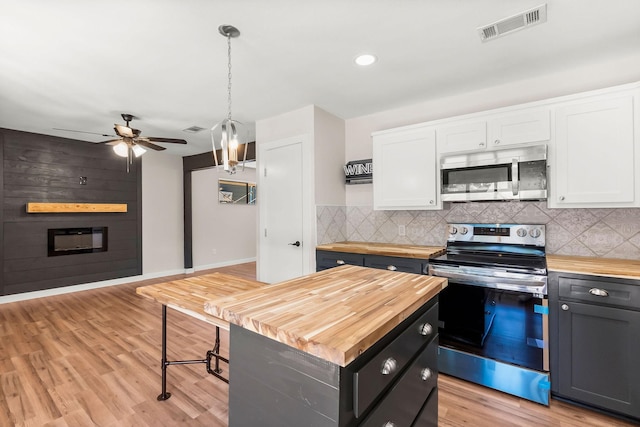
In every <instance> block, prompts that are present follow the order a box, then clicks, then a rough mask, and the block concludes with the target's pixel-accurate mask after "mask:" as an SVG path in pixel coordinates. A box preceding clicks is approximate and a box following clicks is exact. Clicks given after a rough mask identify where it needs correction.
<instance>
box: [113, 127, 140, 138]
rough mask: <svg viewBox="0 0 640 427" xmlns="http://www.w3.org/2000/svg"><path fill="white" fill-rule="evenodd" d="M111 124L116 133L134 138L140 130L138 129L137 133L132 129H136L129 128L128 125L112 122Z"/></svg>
mask: <svg viewBox="0 0 640 427" xmlns="http://www.w3.org/2000/svg"><path fill="white" fill-rule="evenodd" d="M113 126H115V127H114V128H113V130H115V131H116V133H117V134H118V135H120V136H122V137H127V138H135V137H136V136H138V135H139V134H140V131H138V134H136V133H135V132H134V131H135V130H137V129H131V128H130V127H128V126H122V125H119V124H114V125H113Z"/></svg>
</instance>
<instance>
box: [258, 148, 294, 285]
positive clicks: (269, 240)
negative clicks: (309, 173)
mask: <svg viewBox="0 0 640 427" xmlns="http://www.w3.org/2000/svg"><path fill="white" fill-rule="evenodd" d="M303 142H304V139H303V138H292V139H286V140H282V141H275V142H271V143H264V144H263V145H260V146H259V152H258V159H259V160H258V161H259V171H258V173H259V175H260V177H259V186H258V204H259V207H260V219H259V230H258V238H259V241H260V244H259V253H258V280H260V281H263V282H267V283H277V282H281V281H283V280H288V279H292V278H294V277H299V276H302V275H303V274H304V269H305V268H304V267H305V262H304V260H305V249H306V248H305V247H304V243H305V242H304V234H305V233H304V222H305V221H304V213H305V209H304V203H305V197H304V184H305V178H304V176H305V168H304V164H305V162H304V158H305V156H304V144H303Z"/></svg>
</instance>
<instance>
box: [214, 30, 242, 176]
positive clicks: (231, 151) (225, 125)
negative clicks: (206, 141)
mask: <svg viewBox="0 0 640 427" xmlns="http://www.w3.org/2000/svg"><path fill="white" fill-rule="evenodd" d="M218 32H219V33H220V34H222V35H223V36H224V37H226V38H227V59H228V61H227V67H228V74H227V76H228V79H229V81H228V85H227V105H228V113H227V118H226V119H224V120H222V121H221V122H220V123H217V124H216V125H215V126H213V127H212V128H211V142H212V144H213V159H214V161H215V164H216V166H218V165H219V163H218V154H217V153H216V146H219V147H220V149H221V151H222V166H223V167H224V170H225V171H227V172H228V173H229V174H234V173H235V172H236V166H237V164H238V147H239V145H240V144H242V143H245V141H241V137H240V134H241V133H242V130H243V128H244V126H243V125H242V123H240V122H238V121H236V120H233V118H232V117H231V38H235V37H238V36H239V35H240V31H239V30H238V29H237V28H236V27H234V26H232V25H220V26H219V27H218ZM246 160H247V149H246V146H245V150H244V159H243V161H242V169H243V170H244V162H245V161H246Z"/></svg>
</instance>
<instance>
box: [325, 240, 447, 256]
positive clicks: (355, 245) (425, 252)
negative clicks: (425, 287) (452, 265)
mask: <svg viewBox="0 0 640 427" xmlns="http://www.w3.org/2000/svg"><path fill="white" fill-rule="evenodd" d="M316 249H317V250H319V251H331V252H350V253H354V254H366V255H383V256H395V257H401V258H418V259H428V258H434V257H437V256H440V255H442V254H444V252H445V248H444V247H442V246H417V245H396V244H393V243H368V242H335V243H327V244H324V245H319V246H316Z"/></svg>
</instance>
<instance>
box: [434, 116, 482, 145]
mask: <svg viewBox="0 0 640 427" xmlns="http://www.w3.org/2000/svg"><path fill="white" fill-rule="evenodd" d="M437 135H438V152H439V153H457V152H463V151H474V150H484V149H485V148H486V147H487V122H485V121H468V120H465V121H461V122H453V123H451V124H449V125H444V126H442V127H438V130H437Z"/></svg>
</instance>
